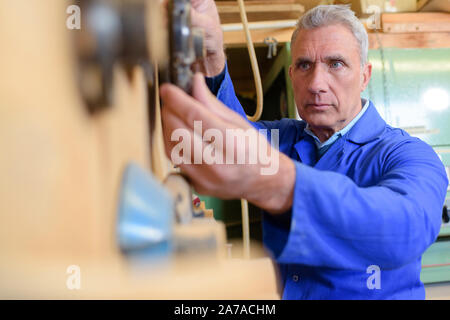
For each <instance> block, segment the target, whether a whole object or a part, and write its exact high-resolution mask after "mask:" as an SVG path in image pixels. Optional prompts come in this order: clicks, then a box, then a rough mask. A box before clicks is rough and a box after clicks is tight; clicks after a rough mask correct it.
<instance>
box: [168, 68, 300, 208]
mask: <svg viewBox="0 0 450 320" xmlns="http://www.w3.org/2000/svg"><path fill="white" fill-rule="evenodd" d="M160 92H161V98H162V100H163V108H162V119H163V130H164V140H165V145H166V153H167V156H168V157H169V158H172V156H173V154H172V152H173V150H174V149H173V148H174V147H176V146H179V144H180V143H181V142H180V141H179V138H174V137H173V136H172V134H173V133H174V132H175V131H176V130H177V129H181V130H183V131H184V132H187V133H189V134H188V136H187V137H186V135H184V136H183V142H186V141H184V140H185V139H188V140H190V143H189V144H188V145H190V146H191V149H190V150H182V151H183V159H184V162H183V163H181V164H179V167H180V168H181V170H182V172H183V173H185V174H186V175H187V176H188V177H189V178H190V179H191V183H192V185H193V186H194V188H195V190H196V191H198V192H199V193H202V194H207V195H211V196H216V197H220V198H222V199H239V198H245V199H247V200H248V201H250V202H252V203H254V204H255V205H257V206H259V207H260V208H263V209H265V210H267V211H269V212H273V213H280V212H284V211H286V210H288V209H289V208H290V207H291V206H292V197H293V190H294V184H295V166H294V163H293V161H292V160H291V159H289V158H288V157H287V156H285V155H284V154H282V153H281V152H279V151H278V150H276V149H275V148H272V147H271V146H270V144H269V143H268V142H267V139H266V137H263V136H262V135H260V134H259V133H258V132H257V131H256V129H254V128H253V127H252V126H251V125H250V124H249V123H248V122H247V121H246V120H244V119H243V118H242V117H241V116H239V115H238V114H237V113H235V112H233V111H231V110H230V109H228V108H227V107H226V106H224V105H223V104H222V103H221V102H220V101H219V100H217V99H216V98H215V97H214V96H213V95H212V94H211V93H210V91H209V89H208V88H207V86H206V84H205V82H204V77H203V75H201V74H196V75H195V77H194V80H193V97H190V96H189V95H187V94H185V93H184V92H183V91H182V90H180V89H179V88H177V87H175V86H173V85H170V84H164V85H163V86H161V91H160ZM194 121H201V132H197V131H196V129H195V124H194ZM198 123H199V122H197V124H198ZM197 129H198V126H197ZM229 130H232V131H233V130H234V131H233V133H234V135H235V138H237V140H239V139H241V138H243V140H242V139H241V141H248V140H246V137H245V136H244V137H242V135H245V132H247V135H248V133H254V134H255V136H258V137H259V138H258V143H244V144H239V143H234V142H233V143H232V145H229V144H227V143H229V142H230V141H229V139H227V131H228V132H229ZM248 130H250V131H248ZM252 130H254V131H252ZM208 131H209V133H211V132H213V133H214V139H213V138H211V137H207V136H208V134H207V133H208ZM178 132H180V130H178ZM218 138H221V139H222V138H223V143H222V145H220V143H218V142H219V141H216V140H220V139H218ZM233 139H234V138H233ZM173 140H175V141H173ZM233 141H234V140H233ZM211 146H214V150H215V153H214V154H215V155H216V156H217V155H219V156H220V155H223V158H222V159H224V160H223V164H207V163H205V161H204V159H203V158H204V157H203V155H204V154H205V153H204V150H206V149H207V148H211ZM210 150H211V149H210ZM230 152H232V155H233V156H232V157H230V158H231V160H232V161H231V163H229V164H227V163H228V162H227V161H226V160H225V159H226V158H227V156H229V155H230ZM261 152H262V153H265V155H266V156H267V155H268V154H270V158H271V159H275V160H276V161H278V166H277V168H276V169H277V170H276V171H274V172H273V173H271V174H269V175H264V174H262V172H263V170H264V168H266V169H267V167H269V166H270V165H268V163H267V162H264V161H261V158H260V157H257V161H256V162H253V163H251V162H249V161H246V162H244V163H238V162H237V161H236V159H237V157H238V155H245V159H250V156H251V155H255V154H258V155H260V154H262V153H261ZM196 155H201V164H195V163H196V159H195V157H196ZM197 160H198V159H197ZM197 162H198V161H197Z"/></svg>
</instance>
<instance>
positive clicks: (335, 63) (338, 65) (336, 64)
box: [330, 61, 344, 69]
mask: <svg viewBox="0 0 450 320" xmlns="http://www.w3.org/2000/svg"><path fill="white" fill-rule="evenodd" d="M343 66H344V64H343V63H342V62H341V61H333V62H332V63H330V67H331V68H333V69H338V68H341V67H343Z"/></svg>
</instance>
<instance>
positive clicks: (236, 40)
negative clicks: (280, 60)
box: [223, 28, 294, 46]
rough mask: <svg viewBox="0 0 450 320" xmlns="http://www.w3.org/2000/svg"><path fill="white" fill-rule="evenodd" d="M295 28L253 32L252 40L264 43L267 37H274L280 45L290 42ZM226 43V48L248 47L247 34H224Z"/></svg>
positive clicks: (235, 32)
mask: <svg viewBox="0 0 450 320" xmlns="http://www.w3.org/2000/svg"><path fill="white" fill-rule="evenodd" d="M293 31H294V28H283V29H263V30H251V31H250V33H251V35H252V40H253V42H254V43H260V44H262V43H264V39H265V38H267V37H274V38H275V39H277V41H278V43H282V42H290V41H291V36H292V32H293ZM223 38H224V43H225V45H226V46H243V45H246V43H247V42H246V40H245V34H244V32H243V31H242V30H241V31H230V32H224V35H223Z"/></svg>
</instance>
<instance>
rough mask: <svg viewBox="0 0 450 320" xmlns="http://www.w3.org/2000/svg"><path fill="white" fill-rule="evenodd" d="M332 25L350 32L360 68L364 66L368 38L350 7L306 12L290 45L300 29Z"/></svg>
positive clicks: (329, 7) (319, 8) (326, 6)
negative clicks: (339, 25) (357, 50)
mask: <svg viewBox="0 0 450 320" xmlns="http://www.w3.org/2000/svg"><path fill="white" fill-rule="evenodd" d="M334 24H342V25H344V26H346V27H347V28H349V30H350V31H351V32H352V34H353V36H354V37H355V39H356V40H357V41H358V44H359V47H360V55H361V66H364V65H365V64H366V62H367V53H368V51H369V38H368V36H367V31H366V28H364V25H363V24H362V23H361V21H359V19H358V18H357V17H356V15H355V13H354V12H353V11H352V10H351V9H350V5H320V6H317V7H314V8H312V9H311V10H309V11H308V12H306V13H305V14H304V15H303V16H301V17H300V19H299V20H298V22H297V27H296V29H295V31H294V33H293V34H292V38H291V45H292V44H293V43H294V41H295V39H296V38H297V35H298V33H299V31H300V30H302V29H305V30H308V29H315V28H319V27H325V26H330V25H334Z"/></svg>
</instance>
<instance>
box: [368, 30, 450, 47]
mask: <svg viewBox="0 0 450 320" xmlns="http://www.w3.org/2000/svg"><path fill="white" fill-rule="evenodd" d="M378 37H379V39H380V41H381V44H382V46H383V47H385V48H450V32H419V33H379V34H378ZM369 48H370V49H378V48H379V42H378V40H377V37H376V35H375V33H369Z"/></svg>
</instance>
